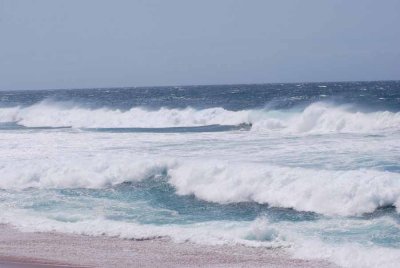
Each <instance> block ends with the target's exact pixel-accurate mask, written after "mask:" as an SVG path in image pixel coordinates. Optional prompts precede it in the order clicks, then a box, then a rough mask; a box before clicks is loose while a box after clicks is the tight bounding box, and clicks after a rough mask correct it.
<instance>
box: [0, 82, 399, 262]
mask: <svg viewBox="0 0 400 268" xmlns="http://www.w3.org/2000/svg"><path fill="white" fill-rule="evenodd" d="M399 211H400V81H387V82H384V81H382V82H337V83H297V84H296V83H293V84H261V85H215V86H180V87H153V88H151V87H146V88H102V89H72V90H26V91H0V223H3V224H9V225H12V226H15V227H16V228H18V229H20V230H23V231H41V232H47V231H57V232H65V233H74V234H85V235H94V236H99V235H107V236H116V237H121V238H129V239H139V240H141V239H154V238H159V237H170V238H171V239H172V240H173V241H176V242H178V243H179V242H186V241H188V242H192V243H199V244H205V245H224V244H228V245H236V244H241V245H246V246H249V247H268V248H282V249H284V250H285V251H287V252H288V253H289V254H291V255H292V256H293V257H296V258H303V259H326V260H329V261H331V262H333V263H336V264H338V265H340V266H343V267H398V266H399V263H400V215H399Z"/></svg>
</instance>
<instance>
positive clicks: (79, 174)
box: [0, 158, 400, 216]
mask: <svg viewBox="0 0 400 268" xmlns="http://www.w3.org/2000/svg"><path fill="white" fill-rule="evenodd" d="M0 177H2V178H3V179H2V180H1V181H0V188H2V189H25V188H30V187H34V188H102V187H112V186H115V185H119V184H121V183H123V182H127V181H141V180H146V179H149V178H161V179H165V180H166V181H167V183H169V184H171V185H172V186H173V187H175V189H176V193H177V194H178V195H194V196H195V197H197V198H198V199H201V200H205V201H209V202H215V203H222V204H226V203H239V202H256V203H260V204H268V205H270V206H274V207H284V208H293V209H295V210H298V211H311V212H316V213H320V214H324V215H341V216H358V215H361V214H363V213H369V212H373V211H375V210H376V209H377V208H379V207H383V206H395V207H397V209H399V208H400V174H399V173H393V172H385V171H377V170H370V169H365V170H346V171H340V170H336V171H333V170H315V169H306V168H291V167H284V166H273V165H265V164H259V163H258V164H257V163H253V164H252V163H229V162H221V163H216V162H215V161H213V162H208V161H193V162H190V161H177V160H161V159H160V160H149V159H148V160H133V159H128V158H127V159H118V160H117V159H115V161H114V160H112V159H103V160H102V159H96V161H87V160H84V159H80V160H79V161H78V160H76V161H70V162H65V161H64V162H57V161H53V160H52V161H31V162H29V163H9V164H3V165H2V166H0Z"/></svg>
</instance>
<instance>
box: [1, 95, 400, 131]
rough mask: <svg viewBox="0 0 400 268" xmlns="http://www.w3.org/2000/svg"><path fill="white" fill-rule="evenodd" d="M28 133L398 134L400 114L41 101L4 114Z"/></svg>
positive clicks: (321, 107)
mask: <svg viewBox="0 0 400 268" xmlns="http://www.w3.org/2000/svg"><path fill="white" fill-rule="evenodd" d="M9 122H14V123H17V124H18V125H21V126H25V127H73V128H168V127H196V126H209V125H229V126H232V125H240V124H249V125H250V124H251V125H252V130H253V131H261V132H270V133H283V134H285V133H288V134H296V133H311V134H312V133H316V134H319V133H322V134H323V133H368V132H376V131H386V130H399V129H400V112H397V113H394V112H389V111H378V112H369V113H366V112H360V111H355V110H354V109H350V108H349V106H343V105H334V104H328V103H323V102H316V103H312V104H310V105H309V106H307V107H306V108H305V109H303V110H301V111H295V110H268V109H257V110H241V111H229V110H226V109H223V108H221V107H215V108H208V109H201V110H196V109H194V108H190V107H188V108H186V109H168V108H161V109H158V110H147V109H144V108H140V107H134V108H131V109H130V110H126V111H123V110H118V109H110V108H98V109H89V108H84V107H80V106H78V105H73V106H71V105H65V104H63V103H60V102H58V103H57V102H55V103H54V102H49V101H43V102H40V103H37V104H35V105H32V106H29V107H11V108H0V123H9Z"/></svg>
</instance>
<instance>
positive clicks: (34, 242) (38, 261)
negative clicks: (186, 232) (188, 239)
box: [0, 225, 335, 268]
mask: <svg viewBox="0 0 400 268" xmlns="http://www.w3.org/2000/svg"><path fill="white" fill-rule="evenodd" d="M0 267H10V268H11V267H12V268H43V267H113V268H116V267H335V266H334V265H332V264H329V263H328V262H325V261H307V260H299V259H291V258H289V256H288V255H287V253H285V252H284V251H283V250H282V249H266V248H251V247H245V246H204V245H197V244H193V243H174V242H172V241H170V240H169V239H168V238H160V239H155V240H142V241H138V240H126V239H120V238H112V237H106V236H101V237H92V236H83V235H70V234H61V233H29V232H21V231H18V230H16V229H14V228H12V227H10V226H8V225H0Z"/></svg>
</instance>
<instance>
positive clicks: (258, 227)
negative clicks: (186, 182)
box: [0, 205, 400, 268]
mask: <svg viewBox="0 0 400 268" xmlns="http://www.w3.org/2000/svg"><path fill="white" fill-rule="evenodd" d="M0 208H1V209H2V214H1V215H0V223H3V224H10V225H12V226H14V227H16V228H18V229H19V230H21V231H24V232H53V231H56V232H62V233H69V234H83V235H90V236H102V235H107V236H112V237H120V238H125V239H154V238H159V237H169V238H171V239H172V240H173V241H174V242H177V243H181V242H187V241H190V242H194V243H198V244H202V245H226V244H228V245H245V246H251V247H269V248H283V249H285V250H286V251H287V252H288V253H289V254H290V255H291V256H293V257H295V258H301V259H324V260H329V261H331V262H333V263H336V264H338V265H340V266H341V267H355V268H364V267H367V268H378V267H383V268H395V267H397V266H398V263H399V261H400V254H399V253H400V250H399V249H396V248H384V247H377V246H373V245H365V244H360V243H356V242H344V243H340V244H336V243H330V242H323V241H322V240H320V239H318V238H316V237H315V233H318V232H321V230H327V229H329V228H332V226H336V228H339V229H340V230H342V231H343V232H345V231H346V224H345V225H343V223H342V222H340V221H339V222H336V220H321V221H315V222H312V223H308V222H305V223H301V222H300V223H295V222H286V223H285V222H279V223H271V222H269V221H268V220H267V219H266V218H263V217H261V218H257V219H255V220H254V221H251V222H246V221H243V222H238V221H236V222H232V221H207V222H199V223H191V224H186V225H185V224H184V225H182V224H166V225H153V224H145V225H144V224H139V223H136V222H122V221H113V220H108V219H105V218H101V217H93V218H90V217H87V215H81V216H82V217H83V218H82V219H81V220H77V221H74V222H62V221H58V220H55V219H52V218H50V217H46V216H45V215H40V214H39V213H34V212H32V211H28V210H25V209H15V208H13V209H12V210H11V209H10V207H7V206H4V205H2V206H1V207H0ZM383 220H384V219H383ZM354 221H356V220H354ZM373 221H375V220H372V222H373ZM378 221H382V220H378ZM347 224H348V223H347ZM358 224H371V223H370V222H360V223H355V222H352V226H354V225H358ZM379 224H383V223H382V222H381V223H379ZM305 232H310V234H311V233H312V234H311V235H310V234H308V235H307V234H306V233H305Z"/></svg>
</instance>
